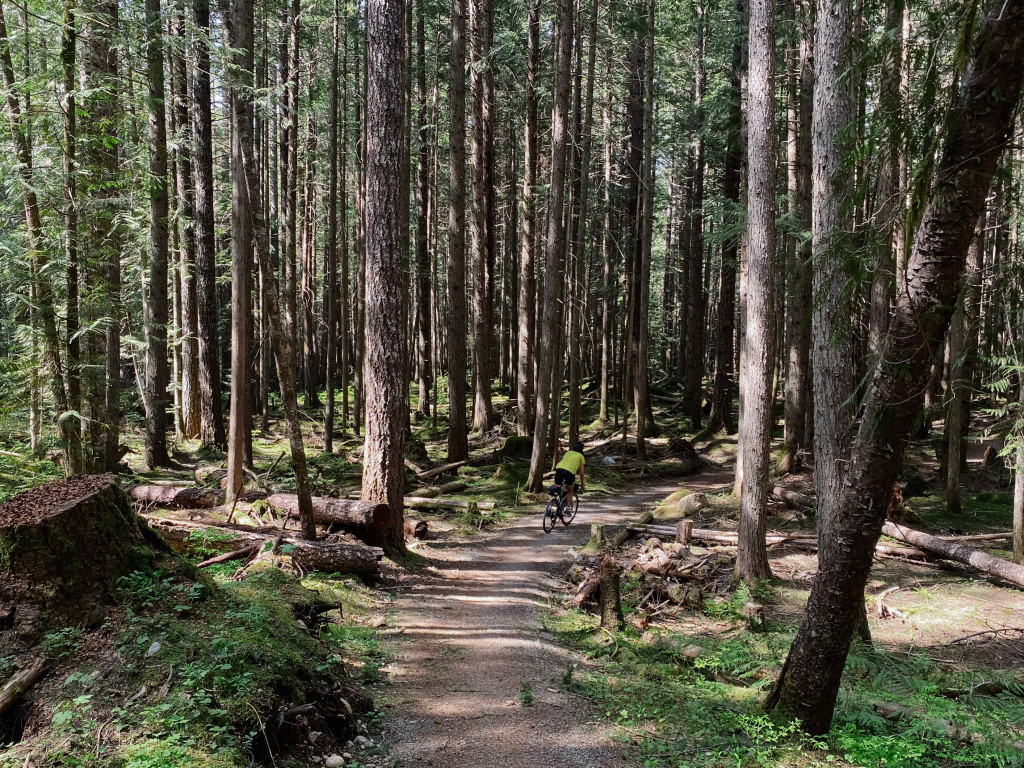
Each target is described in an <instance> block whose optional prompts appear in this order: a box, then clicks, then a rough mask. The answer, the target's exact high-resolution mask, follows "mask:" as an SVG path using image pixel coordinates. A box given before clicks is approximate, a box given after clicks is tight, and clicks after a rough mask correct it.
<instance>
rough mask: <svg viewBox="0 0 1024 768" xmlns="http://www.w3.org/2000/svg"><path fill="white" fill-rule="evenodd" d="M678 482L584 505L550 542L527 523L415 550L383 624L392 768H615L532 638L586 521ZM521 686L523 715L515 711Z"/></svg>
mask: <svg viewBox="0 0 1024 768" xmlns="http://www.w3.org/2000/svg"><path fill="white" fill-rule="evenodd" d="M695 480H699V478H688V479H686V480H684V481H683V482H682V483H680V481H678V480H674V481H673V480H668V481H661V482H657V483H654V484H652V485H651V486H650V487H648V488H645V489H643V490H637V491H633V492H631V493H628V494H627V495H624V496H619V497H617V498H613V499H608V500H602V501H592V500H591V499H589V498H587V496H586V495H585V494H584V496H583V497H582V500H581V504H580V512H579V515H578V516H577V517H576V519H575V520H574V521H573V522H572V524H571V525H570V526H568V527H567V528H565V527H562V526H561V525H559V526H558V528H557V529H556V530H555V531H553V532H552V533H551V534H545V533H544V532H543V531H542V530H541V526H540V514H539V513H536V514H527V515H524V516H522V517H521V518H519V519H518V520H516V521H515V522H514V523H512V524H511V525H510V526H509V527H507V528H504V529H502V530H499V531H495V532H493V533H490V534H488V535H487V536H486V538H483V539H474V540H470V541H465V542H456V543H453V544H449V545H441V544H438V543H428V544H427V546H422V547H421V548H420V549H418V550H417V551H418V552H419V553H420V554H422V555H424V556H425V557H427V558H428V559H429V560H430V561H431V566H430V567H429V568H427V569H425V571H424V572H422V573H421V574H417V575H415V576H413V578H412V579H411V581H410V582H407V583H405V584H403V586H402V588H401V591H400V593H399V597H398V615H397V617H396V619H395V621H394V622H393V624H392V628H391V630H390V636H391V638H392V640H393V643H394V646H395V651H396V654H397V660H396V662H395V663H394V664H393V665H392V670H391V679H392V682H393V685H392V700H393V702H394V709H393V710H392V712H393V714H392V716H391V720H390V724H389V729H390V733H389V734H388V738H389V740H390V742H391V745H392V757H393V758H394V759H396V761H397V762H396V765H398V766H400V767H401V768H419V767H420V766H431V767H432V768H492V767H493V768H518V767H519V766H524V767H525V766H530V768H545V767H546V766H559V768H562V767H565V768H575V767H576V766H578V767H579V768H583V767H584V766H586V767H587V768H625V767H626V766H628V765H630V763H629V761H628V759H627V758H626V757H625V756H624V754H623V752H622V745H621V744H618V743H616V742H614V741H611V740H609V739H608V738H607V736H606V735H604V734H603V733H602V732H601V729H600V728H599V727H598V726H596V725H595V723H594V720H593V712H592V709H591V705H590V703H589V702H588V701H587V700H585V699H583V698H580V697H578V696H573V695H567V694H563V693H560V692H558V690H557V689H558V687H559V685H558V681H559V679H560V678H561V677H562V675H563V674H564V673H565V670H566V668H567V667H568V665H569V662H570V658H569V655H568V653H567V652H566V651H565V649H563V648H562V647H560V646H559V645H558V643H557V642H556V641H555V639H554V638H552V637H551V636H550V635H548V634H547V633H545V632H544V631H543V630H542V629H541V628H540V618H539V615H538V611H539V608H540V606H542V605H543V604H544V603H545V602H546V601H547V599H548V597H549V595H550V594H551V592H552V591H553V590H554V589H555V588H556V586H557V584H558V582H557V576H556V575H555V574H554V572H555V570H556V569H557V567H558V566H559V565H560V564H561V563H562V562H563V560H564V559H565V557H566V550H567V549H568V547H570V546H580V545H582V544H584V543H585V542H586V541H587V539H588V538H589V534H590V524H591V523H593V522H607V523H614V522H618V521H621V520H622V519H624V518H627V517H629V516H630V515H632V514H635V513H636V510H637V509H638V508H639V507H642V506H643V505H644V504H648V503H653V502H654V501H656V500H659V499H662V498H664V497H665V496H666V495H667V494H669V493H671V492H672V491H674V490H678V489H679V488H680V487H681V485H683V484H685V485H686V486H687V487H693V486H694V485H695V482H694V481H695ZM525 684H529V687H530V689H531V690H532V693H533V696H534V702H533V705H532V706H522V705H521V704H520V701H519V692H520V690H521V688H522V687H523V686H524V685H525Z"/></svg>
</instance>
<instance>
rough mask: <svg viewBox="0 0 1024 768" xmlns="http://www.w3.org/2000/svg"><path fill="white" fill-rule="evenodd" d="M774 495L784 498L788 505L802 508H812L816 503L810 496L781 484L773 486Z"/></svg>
mask: <svg viewBox="0 0 1024 768" xmlns="http://www.w3.org/2000/svg"><path fill="white" fill-rule="evenodd" d="M772 496H774V497H775V498H777V499H782V501H784V502H785V503H786V504H787V505H788V506H792V507H796V508H797V509H801V510H807V509H811V508H812V507H813V506H814V505H815V503H816V502H815V500H814V499H813V498H811V497H810V496H805V495H804V494H802V493H797V492H796V491H791V490H789V489H788V488H783V487H782V486H779V485H776V486H775V487H774V488H772Z"/></svg>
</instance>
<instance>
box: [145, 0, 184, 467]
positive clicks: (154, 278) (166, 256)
mask: <svg viewBox="0 0 1024 768" xmlns="http://www.w3.org/2000/svg"><path fill="white" fill-rule="evenodd" d="M146 79H147V84H148V87H149V180H148V182H149V183H148V185H147V186H148V187H149V301H148V302H146V309H147V317H146V341H147V344H146V389H145V395H146V396H145V398H144V399H145V403H146V466H148V467H149V468H150V469H153V468H154V467H165V466H167V465H168V464H169V463H170V457H169V456H168V455H167V383H168V378H169V375H170V374H169V371H168V368H167V326H168V311H167V274H168V265H169V262H170V247H169V244H168V239H167V233H168V221H167V217H168V201H167V118H166V110H165V108H164V91H165V89H164V52H163V27H162V25H161V22H160V0H146ZM179 319H180V318H179Z"/></svg>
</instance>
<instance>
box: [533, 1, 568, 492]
mask: <svg viewBox="0 0 1024 768" xmlns="http://www.w3.org/2000/svg"><path fill="white" fill-rule="evenodd" d="M555 7H556V16H555V70H554V107H553V110H552V116H551V176H550V179H551V184H550V187H549V190H548V221H547V237H546V238H545V245H546V249H545V257H544V263H545V272H544V302H543V304H544V307H545V308H546V309H545V311H544V316H543V321H544V324H543V328H542V329H541V335H540V346H539V350H540V354H539V355H538V360H537V384H536V395H537V398H536V404H535V410H534V423H533V451H532V453H531V455H530V475H529V479H528V480H527V487H528V488H529V489H530V490H531V491H534V492H537V491H539V490H540V489H541V486H542V485H543V479H544V472H545V470H546V468H547V465H546V463H545V450H544V449H545V445H544V443H545V439H546V437H547V427H548V410H549V407H550V400H551V382H552V370H553V368H554V367H555V366H558V367H559V368H560V367H561V364H562V363H561V358H556V359H552V354H551V352H552V351H553V350H554V347H555V342H556V335H557V334H558V333H559V330H560V329H559V328H558V326H557V320H558V318H557V312H555V311H554V308H555V304H556V302H557V301H558V300H559V296H560V294H561V288H562V271H563V267H564V259H565V256H564V249H565V226H564V221H563V208H564V199H563V198H564V196H565V176H566V173H565V168H566V156H567V148H568V145H567V133H568V124H569V97H570V95H571V94H570V90H571V88H570V77H571V74H572V30H573V6H572V0H557V3H556V6H555ZM559 378H560V377H559ZM557 417H558V414H557V413H556V414H553V418H557Z"/></svg>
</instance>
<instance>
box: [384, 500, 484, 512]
mask: <svg viewBox="0 0 1024 768" xmlns="http://www.w3.org/2000/svg"><path fill="white" fill-rule="evenodd" d="M403 502H404V504H405V506H407V507H412V508H419V509H468V510H481V511H486V512H489V511H491V510H492V509H494V507H495V503H494V502H493V501H466V500H465V499H435V498H431V497H426V496H406V497H405V499H403Z"/></svg>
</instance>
